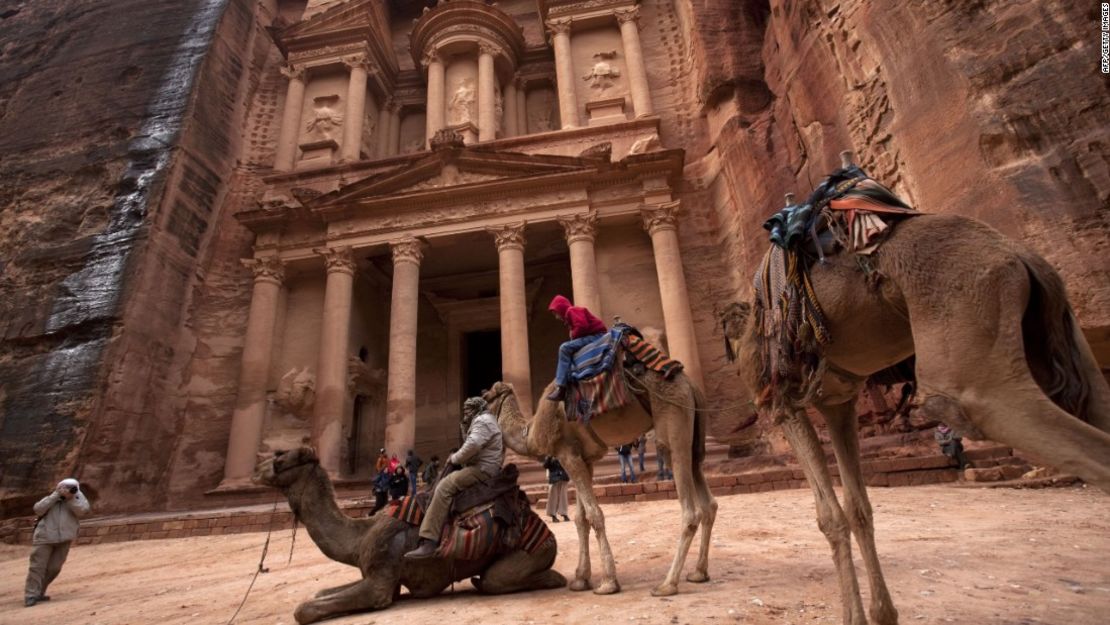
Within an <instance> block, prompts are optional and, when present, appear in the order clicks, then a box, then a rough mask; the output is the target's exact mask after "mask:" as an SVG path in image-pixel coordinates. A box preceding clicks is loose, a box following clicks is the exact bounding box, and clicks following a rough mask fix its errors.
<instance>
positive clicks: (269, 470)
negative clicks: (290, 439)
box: [251, 446, 320, 488]
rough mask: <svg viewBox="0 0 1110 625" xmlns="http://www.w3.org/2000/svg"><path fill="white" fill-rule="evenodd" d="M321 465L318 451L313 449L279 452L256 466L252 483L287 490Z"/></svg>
mask: <svg viewBox="0 0 1110 625" xmlns="http://www.w3.org/2000/svg"><path fill="white" fill-rule="evenodd" d="M319 464H320V460H319V458H317V457H316V450H314V449H312V448H311V447H303V446H302V447H298V448H296V449H290V450H278V451H276V452H274V455H273V456H271V457H269V458H266V459H264V460H262V461H261V462H259V463H258V465H257V466H255V468H254V475H253V476H251V481H252V482H254V483H255V484H258V485H260V486H272V487H274V488H286V487H288V486H290V485H291V484H293V483H294V482H296V481H297V480H299V479H301V478H302V477H303V476H304V474H305V472H306V471H309V470H311V469H313V468H314V467H316V466H318V465H319Z"/></svg>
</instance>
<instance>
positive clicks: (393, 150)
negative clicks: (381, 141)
mask: <svg viewBox="0 0 1110 625" xmlns="http://www.w3.org/2000/svg"><path fill="white" fill-rule="evenodd" d="M389 153H390V154H400V153H401V103H400V102H397V101H396V100H394V101H392V102H391V103H390V105H389Z"/></svg>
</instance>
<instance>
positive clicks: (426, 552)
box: [405, 538, 439, 560]
mask: <svg viewBox="0 0 1110 625" xmlns="http://www.w3.org/2000/svg"><path fill="white" fill-rule="evenodd" d="M436 549H439V543H438V542H436V541H434V540H428V539H427V538H421V539H420V544H419V545H417V546H416V549H413V550H412V551H410V552H408V553H406V554H405V559H406V560H423V559H425V558H434V557H435V555H436Z"/></svg>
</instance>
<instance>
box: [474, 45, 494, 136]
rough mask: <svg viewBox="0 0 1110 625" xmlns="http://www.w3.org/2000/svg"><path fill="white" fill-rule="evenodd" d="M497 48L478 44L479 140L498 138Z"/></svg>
mask: <svg viewBox="0 0 1110 625" xmlns="http://www.w3.org/2000/svg"><path fill="white" fill-rule="evenodd" d="M495 54H497V48H494V47H493V46H490V45H488V44H484V43H481V44H478V140H479V141H493V140H494V139H496V138H497V101H496V97H497V96H496V95H495V94H494V91H496V89H497V85H496V78H495V77H494V75H493V56H494V55H495Z"/></svg>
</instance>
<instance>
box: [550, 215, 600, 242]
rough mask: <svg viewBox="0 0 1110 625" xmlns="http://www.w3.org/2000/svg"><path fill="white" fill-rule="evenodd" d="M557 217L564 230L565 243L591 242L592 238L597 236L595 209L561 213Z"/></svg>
mask: <svg viewBox="0 0 1110 625" xmlns="http://www.w3.org/2000/svg"><path fill="white" fill-rule="evenodd" d="M557 219H558V220H559V223H560V224H562V225H563V230H565V231H566V235H567V243H574V242H576V241H589V242H590V243H593V241H594V239H595V238H597V211H590V212H588V213H579V214H577V215H561V216H559V217H557Z"/></svg>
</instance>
